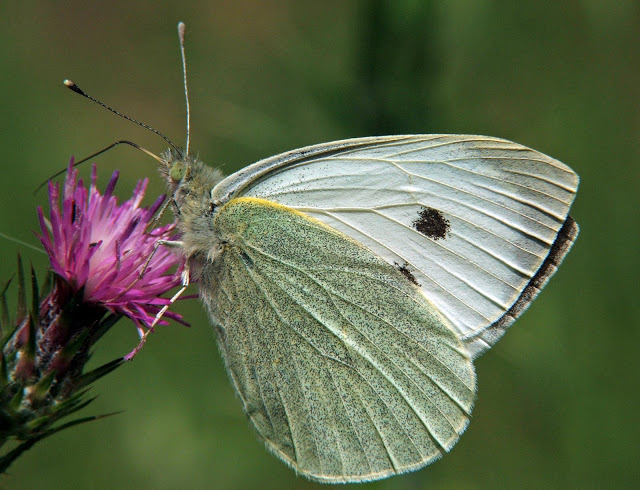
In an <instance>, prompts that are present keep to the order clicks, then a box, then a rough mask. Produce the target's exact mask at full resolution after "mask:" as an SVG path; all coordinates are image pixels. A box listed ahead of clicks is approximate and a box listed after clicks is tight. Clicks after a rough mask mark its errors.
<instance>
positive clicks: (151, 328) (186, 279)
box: [124, 240, 190, 361]
mask: <svg viewBox="0 0 640 490" xmlns="http://www.w3.org/2000/svg"><path fill="white" fill-rule="evenodd" d="M162 245H164V246H165V247H173V248H180V247H182V246H183V242H180V241H170V240H158V241H157V242H156V244H155V246H154V247H153V250H152V251H151V254H149V258H148V259H147V261H146V262H145V264H144V266H143V267H142V270H141V271H140V273H139V277H140V278H142V276H143V275H144V272H145V271H146V270H147V267H148V265H149V262H151V259H152V258H153V255H154V254H155V253H156V250H158V247H160V246H162ZM189 277H190V276H189V263H188V262H187V263H186V264H185V267H184V270H183V271H182V287H181V288H180V289H179V290H178V292H177V293H176V294H174V295H173V296H172V297H171V299H169V303H167V304H166V305H164V306H163V307H162V308H161V309H160V311H159V312H158V313H157V314H156V316H155V318H154V319H153V321H152V322H151V325H149V326H148V328H147V330H146V331H143V329H142V328H141V327H140V328H138V330H139V331H140V332H141V333H140V342H138V345H137V346H136V348H135V349H133V350H132V351H131V352H129V354H127V355H126V356H124V359H125V360H126V361H130V360H131V359H133V358H134V357H135V355H136V354H137V353H138V352H139V351H140V349H142V347H143V346H144V344H145V342H146V341H147V336H148V335H149V333H151V332H153V331H154V327H155V326H156V324H157V323H158V322H159V321H160V319H161V318H162V316H163V315H164V314H165V313H166V311H167V310H168V309H169V307H170V306H171V305H172V304H173V303H175V301H176V300H177V299H178V298H179V297H180V296H181V295H182V293H184V291H185V290H186V289H187V286H189Z"/></svg>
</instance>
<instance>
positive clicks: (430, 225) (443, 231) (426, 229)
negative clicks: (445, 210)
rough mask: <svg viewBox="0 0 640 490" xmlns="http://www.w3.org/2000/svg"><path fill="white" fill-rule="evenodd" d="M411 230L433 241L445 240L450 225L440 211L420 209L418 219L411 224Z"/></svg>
mask: <svg viewBox="0 0 640 490" xmlns="http://www.w3.org/2000/svg"><path fill="white" fill-rule="evenodd" d="M411 225H412V226H413V228H414V229H415V230H417V231H419V232H420V233H422V234H423V235H424V236H427V237H429V238H432V239H433V240H440V239H441V238H446V237H447V233H448V232H449V229H450V228H451V225H450V224H449V220H447V219H446V218H445V217H444V216H443V215H442V213H441V212H440V211H438V210H437V209H433V208H422V209H421V210H420V212H419V213H418V218H417V219H416V220H414V221H413V223H411Z"/></svg>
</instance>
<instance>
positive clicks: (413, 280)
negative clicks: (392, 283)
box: [393, 262, 420, 286]
mask: <svg viewBox="0 0 640 490" xmlns="http://www.w3.org/2000/svg"><path fill="white" fill-rule="evenodd" d="M393 265H395V266H396V269H398V270H399V271H400V272H402V275H403V276H404V277H406V278H407V279H408V280H409V282H410V283H412V284H415V285H416V286H420V283H419V282H418V281H416V276H414V275H413V273H412V272H411V270H409V264H408V263H406V262H405V263H404V264H402V265H400V264H398V263H397V262H394V263H393Z"/></svg>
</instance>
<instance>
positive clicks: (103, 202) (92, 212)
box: [38, 161, 181, 334]
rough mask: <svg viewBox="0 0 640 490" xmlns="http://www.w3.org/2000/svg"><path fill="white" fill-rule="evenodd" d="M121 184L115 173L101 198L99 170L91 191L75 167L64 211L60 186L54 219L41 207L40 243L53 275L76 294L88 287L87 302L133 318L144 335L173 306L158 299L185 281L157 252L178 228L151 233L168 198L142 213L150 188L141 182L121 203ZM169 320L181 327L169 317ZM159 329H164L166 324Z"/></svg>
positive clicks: (171, 257)
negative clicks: (117, 190) (151, 225)
mask: <svg viewBox="0 0 640 490" xmlns="http://www.w3.org/2000/svg"><path fill="white" fill-rule="evenodd" d="M117 180H118V172H117V171H116V172H114V173H113V176H112V177H111V180H110V181H109V183H108V184H107V187H106V189H105V192H104V195H102V194H100V191H99V190H98V189H97V187H96V167H95V165H94V166H93V169H92V174H91V186H90V187H89V189H87V188H85V187H84V186H83V182H82V179H80V180H78V172H77V170H76V169H74V168H73V161H71V162H70V164H69V169H68V171H67V176H66V178H65V182H64V188H63V194H62V205H61V207H60V204H59V201H60V189H59V186H58V185H57V184H53V183H49V202H50V205H51V212H50V218H49V221H47V220H46V218H45V216H44V213H43V211H42V209H41V208H38V216H39V219H40V227H41V230H42V234H41V235H39V238H40V241H41V242H42V245H43V246H44V248H45V251H46V252H47V254H48V255H49V257H50V261H51V267H52V269H53V271H54V272H55V273H56V274H57V275H58V276H59V277H60V278H61V279H63V280H64V281H66V282H67V283H68V284H69V285H70V287H71V288H72V290H73V292H74V293H75V292H78V291H79V290H81V289H84V291H83V301H85V302H87V303H95V304H99V305H101V306H103V307H104V308H106V309H107V310H109V311H111V312H113V313H116V314H120V315H124V316H127V317H129V318H130V319H131V320H133V322H134V323H135V324H136V326H137V327H138V330H139V332H140V333H141V334H142V331H143V328H142V327H143V326H147V327H148V326H150V325H151V324H152V322H153V320H154V318H155V316H156V314H157V312H158V311H159V310H160V308H161V307H162V306H164V305H166V304H168V303H169V300H168V299H167V298H162V297H161V295H162V294H164V293H165V292H167V291H169V290H170V289H172V288H174V287H176V286H177V285H179V284H180V281H181V279H180V270H179V269H180V268H181V260H180V258H179V257H178V256H177V255H175V254H173V253H171V251H169V250H168V249H167V248H166V247H157V243H158V240H170V239H171V237H172V236H173V235H174V233H175V223H172V224H169V225H166V226H162V227H159V228H155V229H154V230H151V231H146V230H147V227H148V226H149V223H150V222H151V221H152V220H153V218H154V216H155V214H156V212H157V211H158V209H159V208H160V206H161V205H162V202H163V201H164V198H165V196H160V197H159V198H158V199H157V200H156V202H155V203H153V205H151V206H150V207H148V208H144V207H140V203H141V201H142V198H143V197H144V193H145V190H146V188H147V184H148V179H144V180H143V181H140V182H138V184H137V186H136V188H135V190H134V191H133V196H132V197H131V199H129V200H128V201H125V202H123V203H122V204H118V199H117V198H116V197H115V196H114V195H113V190H114V187H115V185H116V182H117ZM149 257H151V259H149ZM145 265H146V266H145ZM178 266H179V267H178ZM176 267H178V270H175V268H176ZM172 269H173V271H172ZM165 316H166V317H168V318H173V319H174V320H177V321H181V317H180V315H177V314H175V313H172V312H167V313H166V314H165ZM158 323H160V324H165V325H166V324H167V322H166V321H165V320H160V321H159V322H158Z"/></svg>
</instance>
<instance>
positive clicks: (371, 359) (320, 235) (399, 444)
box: [202, 198, 475, 482]
mask: <svg viewBox="0 0 640 490" xmlns="http://www.w3.org/2000/svg"><path fill="white" fill-rule="evenodd" d="M215 229H216V232H217V233H218V236H219V239H220V241H221V243H222V248H221V251H220V254H219V255H218V256H217V257H216V259H215V260H214V261H213V262H207V263H206V264H205V266H204V269H203V274H202V277H203V280H204V281H205V284H203V287H202V296H203V300H204V301H205V304H206V305H207V306H208V308H209V310H210V313H211V316H212V318H213V319H214V322H215V323H216V324H217V330H218V333H219V343H220V347H221V350H222V352H223V355H224V357H225V362H226V366H227V369H228V371H229V374H230V377H231V379H232V380H233V382H234V384H235V386H236V389H237V391H238V393H239V395H240V397H241V399H242V402H243V405H244V409H245V411H246V412H247V414H248V415H249V418H250V420H251V422H252V424H253V425H254V427H255V428H256V429H257V431H258V433H259V434H260V435H261V436H262V437H263V438H264V439H265V441H266V443H267V446H268V447H269V448H270V449H271V450H272V451H273V452H274V453H275V454H276V455H278V456H279V457H280V458H281V459H283V460H284V461H285V462H287V463H288V464H290V465H291V466H292V467H294V468H295V469H296V470H297V471H299V472H301V473H304V474H305V475H306V476H308V477H310V478H313V479H316V480H319V481H329V482H341V481H366V480H371V479H378V478H382V477H384V476H387V475H390V474H394V473H401V472H405V471H409V470H412V469H416V468H418V467H420V466H423V465H425V464H428V463H429V462H430V461H432V460H434V459H435V458H438V457H439V456H441V455H442V454H443V452H445V451H448V450H449V449H450V448H451V447H452V446H453V445H454V444H455V442H456V441H457V439H458V437H459V435H460V434H461V433H462V431H463V430H464V428H465V427H466V424H467V422H468V418H469V414H470V412H471V406H472V403H473V397H474V393H475V378H474V372H473V367H472V364H471V361H470V359H469V356H468V353H467V351H466V349H465V348H464V346H463V344H462V343H461V341H460V340H459V339H458V337H457V336H456V334H455V333H454V331H453V330H452V328H451V326H450V324H449V323H448V322H447V320H446V319H445V318H444V317H442V316H441V315H440V314H439V313H438V312H437V310H436V309H435V308H434V307H433V305H431V304H430V303H429V302H428V301H427V300H426V298H425V297H424V295H423V294H422V293H421V291H420V289H419V288H418V287H417V286H415V285H414V284H413V283H411V282H410V281H408V280H407V278H406V277H405V275H403V273H402V272H401V271H399V270H398V268H397V267H394V266H393V265H391V264H389V263H387V262H386V261H384V260H382V259H381V258H379V257H378V256H376V255H375V254H374V253H372V252H371V251H370V250H368V249H367V248H365V247H363V246H362V245H360V244H358V243H357V242H355V241H354V240H352V239H350V238H349V237H347V236H345V235H344V234H342V233H340V232H337V231H335V230H333V229H331V228H330V227H328V226H326V225H324V224H323V223H321V222H318V221H316V220H314V219H311V218H309V217H307V216H305V215H303V214H301V213H298V212H296V211H294V210H292V209H288V208H286V207H283V206H279V205H277V204H274V203H272V202H268V201H264V200H261V199H253V198H240V199H233V200H231V201H230V202H228V203H227V204H226V205H224V206H223V207H222V208H221V209H220V211H219V212H218V214H217V215H216V218H215Z"/></svg>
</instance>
